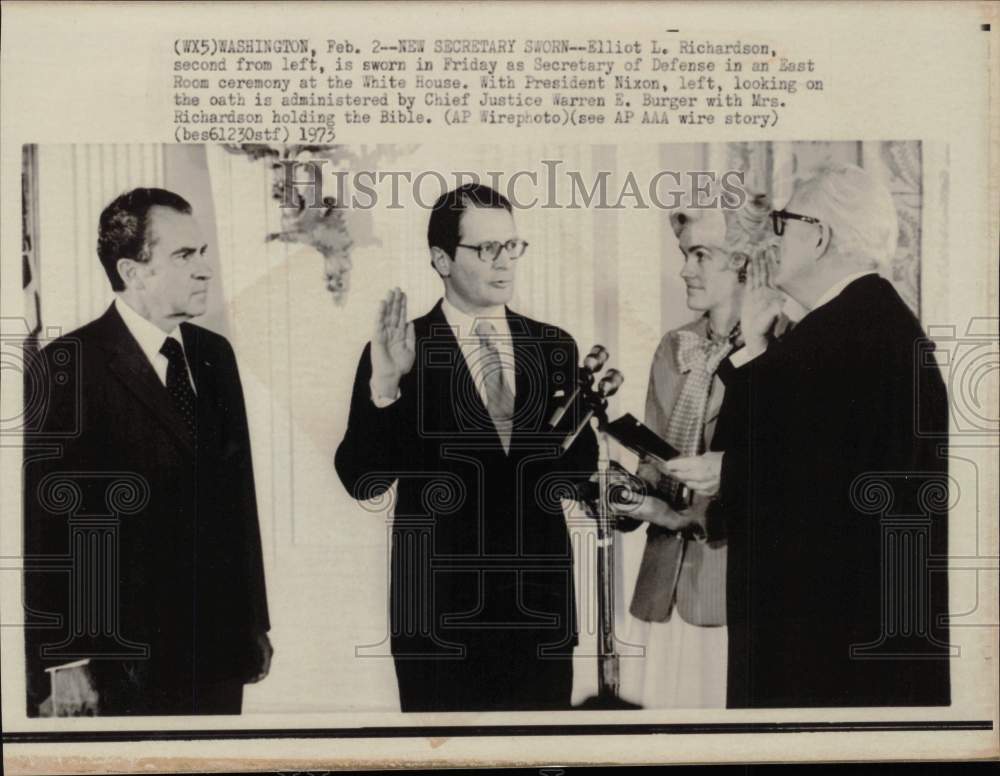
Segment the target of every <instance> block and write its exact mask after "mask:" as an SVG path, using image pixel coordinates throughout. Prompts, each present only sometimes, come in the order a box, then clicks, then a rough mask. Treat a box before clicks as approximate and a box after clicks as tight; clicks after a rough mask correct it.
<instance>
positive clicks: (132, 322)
mask: <svg viewBox="0 0 1000 776" xmlns="http://www.w3.org/2000/svg"><path fill="white" fill-rule="evenodd" d="M115 309H116V310H118V314H119V315H120V316H121V319H122V321H124V322H125V328H127V329H128V330H129V333H130V334H131V335H132V336H133V337H134V338H135V341H136V342H138V343H139V347H140V348H141V349H142V352H143V353H145V354H146V358H148V359H149V363H151V364H152V363H155V359H156V357H157V356H158V355H160V348H162V347H163V343H164V342H166V340H167V337H173V338H174V339H175V340H177V341H178V342H179V343H180V344H181V348H183V347H184V340H183V339H181V335H180V327H179V326H174V330H173V331H172V332H170V334H164V333H163V329H161V328H160V327H159V326H157V325H156V324H155V323H152V322H151V321H148V320H146V319H145V318H143V317H142V316H141V315H139V313H137V312H136V311H135V310H133V309H132V307H130V306H129V303H128V302H126V301H125V300H124V299H122V298H121V297H120V296H119V297H116V298H115Z"/></svg>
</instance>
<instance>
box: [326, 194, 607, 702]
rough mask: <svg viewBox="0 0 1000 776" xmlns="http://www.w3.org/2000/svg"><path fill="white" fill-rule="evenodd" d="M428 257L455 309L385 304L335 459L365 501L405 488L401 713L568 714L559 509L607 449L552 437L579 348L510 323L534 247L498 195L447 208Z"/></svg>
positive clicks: (432, 234) (556, 333)
mask: <svg viewBox="0 0 1000 776" xmlns="http://www.w3.org/2000/svg"><path fill="white" fill-rule="evenodd" d="M428 242H429V244H430V250H431V264H432V266H433V267H434V269H435V270H436V271H437V272H438V274H439V275H440V276H441V278H442V281H443V282H444V298H443V299H442V300H441V301H439V302H438V303H437V304H436V305H435V306H434V307H433V308H432V309H431V311H430V312H429V313H427V314H426V315H424V316H422V317H420V318H417V319H416V320H415V321H412V322H409V323H408V322H407V315H406V297H405V294H403V293H402V292H400V291H399V290H398V289H396V290H393V291H392V292H390V294H389V296H388V297H387V299H386V300H385V301H384V302H383V303H382V304H381V307H380V310H379V314H378V318H377V322H376V327H375V334H374V336H373V338H372V341H371V342H370V343H369V344H368V345H367V346H366V347H365V349H364V352H363V353H362V356H361V361H360V364H359V365H358V370H357V377H356V379H355V383H354V392H353V396H352V398H351V408H350V417H349V420H348V426H347V431H346V433H345V435H344V439H343V441H342V442H341V444H340V446H339V448H338V449H337V454H336V460H335V463H336V468H337V472H338V474H339V476H340V479H341V481H342V482H343V484H344V486H345V487H346V488H347V490H348V491H349V492H350V493H351V494H352V495H353V496H354V497H355V498H358V499H362V500H364V499H370V498H374V497H377V496H380V495H382V494H383V493H384V492H385V491H386V490H387V489H388V488H390V486H391V485H392V484H393V482H398V486H397V487H398V492H397V495H396V499H395V502H394V506H395V508H394V514H393V528H392V548H391V553H392V557H391V569H392V572H391V583H390V585H391V589H390V617H389V619H390V629H391V636H390V640H391V648H392V654H393V658H394V662H395V667H396V676H397V679H398V683H399V694H400V704H401V707H402V710H403V711H420V710H474V709H479V710H504V709H506V710H510V709H557V708H568V707H569V704H570V693H571V689H572V664H571V659H572V653H573V646H574V645H575V644H576V641H577V634H576V618H575V604H574V595H573V556H572V548H571V546H570V541H569V536H568V534H567V528H566V523H565V519H564V515H563V511H562V508H561V501H560V496H561V495H567V494H568V493H569V490H568V488H569V487H570V486H571V485H572V483H573V482H575V481H579V480H580V479H582V480H586V478H587V477H588V476H589V474H590V473H592V472H593V470H594V468H595V464H596V452H597V450H596V439H595V437H594V434H593V432H592V431H591V430H590V429H589V428H586V429H584V431H583V432H582V433H581V434H580V436H579V437H578V438H577V440H576V441H575V443H574V444H573V445H572V446H570V447H569V450H568V451H567V452H566V453H565V454H562V453H561V449H560V442H561V441H562V439H563V438H564V437H565V432H562V431H560V432H553V431H549V430H548V429H547V424H546V422H547V420H548V419H549V418H550V416H551V414H552V412H553V411H554V410H555V409H556V408H557V407H559V405H560V403H561V402H563V401H565V397H566V396H568V395H569V394H570V393H571V391H572V389H573V386H574V385H575V380H576V368H577V363H578V361H577V348H576V344H575V343H574V341H573V340H572V338H571V337H570V336H569V335H568V334H566V332H564V331H562V330H561V329H559V328H557V327H555V326H551V325H548V324H543V323H539V322H538V321H534V320H531V319H530V318H526V317H525V316H523V315H518V314H517V313H515V312H513V311H511V310H510V309H508V308H507V307H506V303H507V302H508V301H509V300H510V298H511V296H512V294H513V290H514V275H515V270H516V266H517V264H516V262H517V260H518V259H519V258H520V257H521V256H522V254H523V253H524V251H525V249H526V248H527V244H526V243H525V242H524V241H523V240H522V239H520V238H519V237H518V234H517V231H516V229H515V226H514V219H513V215H512V209H511V205H510V203H509V202H508V201H507V200H506V199H505V198H504V197H502V196H501V195H499V194H498V193H497V192H495V191H493V190H492V189H489V188H487V187H485V186H478V185H467V186H463V187H460V188H459V189H457V190H455V191H451V192H448V193H447V194H444V195H442V197H441V198H440V199H439V200H438V201H437V203H435V206H434V208H433V211H432V213H431V218H430V225H429V227H428ZM570 414H571V415H572V413H570ZM572 420H573V419H572V418H570V419H569V422H572ZM568 425H569V423H567V426H568ZM580 473H582V474H580Z"/></svg>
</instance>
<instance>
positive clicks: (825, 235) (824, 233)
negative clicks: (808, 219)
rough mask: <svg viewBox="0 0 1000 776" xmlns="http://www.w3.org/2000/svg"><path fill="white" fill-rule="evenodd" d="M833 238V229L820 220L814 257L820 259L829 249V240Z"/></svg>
mask: <svg viewBox="0 0 1000 776" xmlns="http://www.w3.org/2000/svg"><path fill="white" fill-rule="evenodd" d="M832 239H833V229H831V228H830V227H829V226H828V225H827V224H826V223H824V222H820V225H819V239H818V240H817V241H816V259H817V261H818V260H819V259H822V258H823V257H824V256H825V255H826V254H827V253H828V252H829V250H830V241H831V240H832Z"/></svg>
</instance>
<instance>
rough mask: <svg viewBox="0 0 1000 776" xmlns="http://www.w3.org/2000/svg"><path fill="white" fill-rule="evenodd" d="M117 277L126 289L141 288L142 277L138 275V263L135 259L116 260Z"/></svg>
mask: <svg viewBox="0 0 1000 776" xmlns="http://www.w3.org/2000/svg"><path fill="white" fill-rule="evenodd" d="M115 269H117V270H118V276H119V277H120V278H121V279H122V283H124V284H125V287H126V288H142V287H143V282H142V276H141V275H140V274H139V262H137V261H136V260H135V259H118V262H117V263H116V264H115Z"/></svg>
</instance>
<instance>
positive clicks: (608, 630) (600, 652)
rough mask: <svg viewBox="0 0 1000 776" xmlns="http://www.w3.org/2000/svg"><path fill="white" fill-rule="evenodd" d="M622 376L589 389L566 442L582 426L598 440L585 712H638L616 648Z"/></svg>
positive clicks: (611, 373)
mask: <svg viewBox="0 0 1000 776" xmlns="http://www.w3.org/2000/svg"><path fill="white" fill-rule="evenodd" d="M622 379H623V378H622V377H621V373H619V372H617V370H614V369H609V370H608V372H607V375H606V376H605V378H604V379H603V380H601V381H600V383H599V384H598V387H597V390H588V391H586V392H584V394H583V400H584V401H585V402H586V403H587V405H588V409H587V412H586V413H585V414H584V416H583V417H582V418H581V419H580V422H579V423H578V424H577V426H576V428H575V429H574V431H573V432H572V433H571V434H570V435H569V436H568V437H567V438H566V440H565V441H564V442H563V449H564V450H565V449H568V447H569V445H571V444H572V443H573V440H575V439H576V438H577V436H579V434H580V432H581V431H582V430H583V427H584V426H585V425H586V424H587V423H590V424H591V425H592V426H593V428H594V431H595V433H596V434H597V440H598V453H597V475H598V480H597V488H598V489H597V492H598V497H597V622H598V633H597V695H595V696H591V697H590V698H588V699H587V700H586V701H584V702H583V704H582V705H581V707H580V708H582V709H605V710H609V709H638V708H641V706H637V705H636V704H634V703H629V702H628V701H625V700H622V699H621V698H620V697H619V695H618V693H619V690H620V687H621V679H620V673H619V656H618V650H617V648H616V647H615V520H614V515H613V513H612V511H611V500H610V487H609V482H610V480H609V472H610V469H611V457H610V453H609V441H608V435H607V434H606V433H605V431H604V428H605V426H606V425H607V423H608V414H607V409H608V397H609V396H611V395H613V394H614V393H615V392H616V391H617V390H618V387H619V386H620V385H621V382H622Z"/></svg>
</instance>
